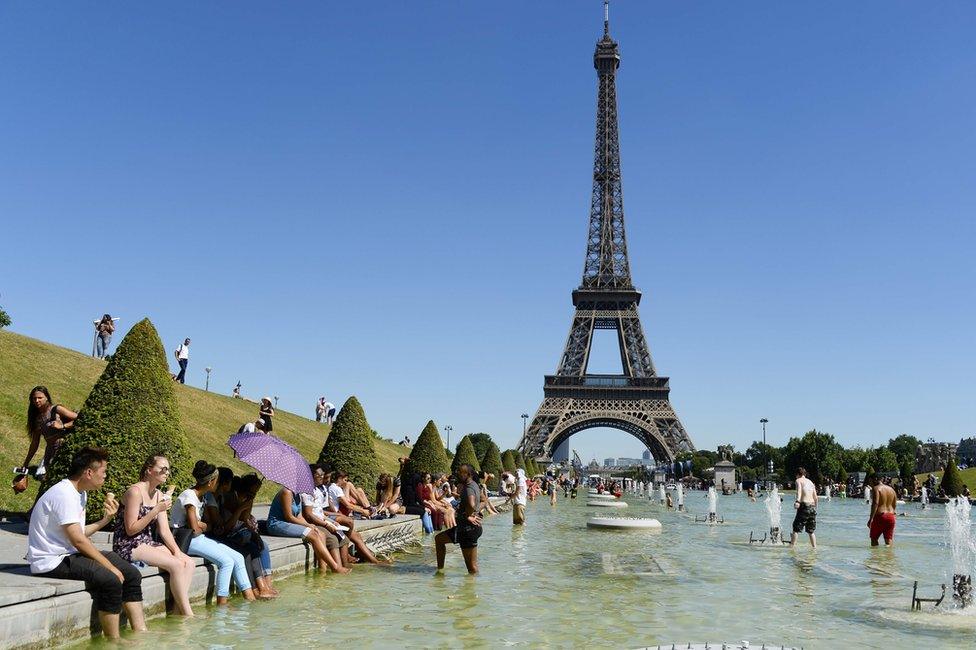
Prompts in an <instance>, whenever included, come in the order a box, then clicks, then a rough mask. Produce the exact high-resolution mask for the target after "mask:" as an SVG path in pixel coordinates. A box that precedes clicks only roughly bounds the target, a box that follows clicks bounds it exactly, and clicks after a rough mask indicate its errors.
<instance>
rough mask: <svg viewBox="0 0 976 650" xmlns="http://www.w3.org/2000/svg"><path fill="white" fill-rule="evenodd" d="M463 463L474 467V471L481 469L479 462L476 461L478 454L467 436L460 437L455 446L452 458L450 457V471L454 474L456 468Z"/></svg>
mask: <svg viewBox="0 0 976 650" xmlns="http://www.w3.org/2000/svg"><path fill="white" fill-rule="evenodd" d="M465 464H467V465H471V467H474V471H475V472H480V471H481V463H479V462H478V455H477V454H475V453H474V445H472V444H471V438H469V437H468V436H464V437H463V438H461V442H459V443H458V444H457V447H456V448H455V452H454V458H452V459H451V473H452V474H455V475H456V474H457V471H458V468H459V467H461V465H465Z"/></svg>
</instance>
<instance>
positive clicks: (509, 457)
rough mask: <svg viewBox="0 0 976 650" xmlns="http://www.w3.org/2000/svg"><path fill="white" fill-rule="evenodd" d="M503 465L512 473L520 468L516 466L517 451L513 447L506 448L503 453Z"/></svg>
mask: <svg viewBox="0 0 976 650" xmlns="http://www.w3.org/2000/svg"><path fill="white" fill-rule="evenodd" d="M502 467H503V468H504V469H505V471H506V472H511V473H512V474H514V473H515V470H516V469H518V468H517V467H516V466H515V452H514V451H512V450H511V449H506V450H505V453H503V454H502Z"/></svg>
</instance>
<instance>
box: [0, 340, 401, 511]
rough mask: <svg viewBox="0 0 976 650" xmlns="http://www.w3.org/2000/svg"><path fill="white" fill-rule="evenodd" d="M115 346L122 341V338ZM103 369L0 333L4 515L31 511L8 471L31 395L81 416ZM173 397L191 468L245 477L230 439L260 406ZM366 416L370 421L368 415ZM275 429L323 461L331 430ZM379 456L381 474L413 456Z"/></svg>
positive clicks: (378, 444)
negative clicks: (39, 392) (37, 390)
mask: <svg viewBox="0 0 976 650" xmlns="http://www.w3.org/2000/svg"><path fill="white" fill-rule="evenodd" d="M118 340H119V341H121V336H119V337H118ZM104 368H105V362H103V361H99V360H97V359H93V358H92V357H90V356H87V355H84V354H81V353H79V352H75V351H73V350H68V349H65V348H61V347H58V346H55V345H51V344H49V343H44V342H43V341H38V340H36V339H32V338H29V337H26V336H21V335H20V334H14V333H13V332H5V331H0V475H2V476H3V478H2V480H0V510H7V511H26V510H27V509H28V508H29V507H30V506H31V504H33V503H34V497H35V494H36V489H37V482H36V481H34V480H31V487H30V489H29V490H27V492H24V493H23V494H21V495H15V494H14V492H13V490H12V489H11V488H10V481H11V480H12V479H13V474H12V473H11V471H10V470H11V469H12V468H13V467H16V466H18V465H20V463H22V462H23V460H24V455H25V454H26V453H27V445H28V442H29V440H28V438H27V432H26V431H25V428H24V425H25V422H26V418H27V393H28V391H29V390H30V389H31V388H33V387H34V386H36V385H38V384H43V385H45V386H47V387H48V389H49V390H50V391H51V397H52V398H53V399H54V400H55V402H56V403H58V404H63V405H64V406H66V407H68V408H70V409H72V410H73V411H77V410H79V409H80V408H81V407H82V405H83V404H84V403H85V398H87V397H88V393H89V391H90V390H91V387H92V386H93V385H94V384H95V381H96V380H97V379H98V377H99V376H100V375H101V373H102V370H104ZM176 397H177V400H178V401H179V405H180V418H181V420H182V423H183V428H184V429H185V430H186V435H187V438H188V439H189V443H190V451H191V457H192V458H193V460H194V461H195V460H198V459H200V458H204V459H207V460H209V461H210V462H212V463H214V464H216V465H218V466H219V465H226V466H228V467H231V468H233V469H234V471H235V472H241V473H243V472H245V471H247V469H248V468H247V466H246V465H244V464H243V463H240V462H238V461H237V460H235V459H234V454H233V452H232V451H231V449H230V447H228V446H227V438H229V437H230V435H231V434H233V433H236V432H237V429H238V427H240V425H241V424H242V423H244V422H248V421H253V420H255V419H256V418H257V414H258V406H257V404H255V403H254V402H249V401H247V400H240V399H233V398H231V397H228V396H224V395H218V394H216V393H207V392H204V391H202V390H200V389H198V388H191V387H190V386H183V385H181V384H176ZM311 408H312V407H311V405H310V406H309V410H311ZM366 408H367V409H368V405H366ZM366 415H367V417H368V416H369V412H368V411H367V414H366ZM274 426H275V430H274V433H275V435H277V436H278V437H280V438H282V439H283V440H285V441H286V442H288V443H289V444H291V445H292V446H294V447H295V448H296V449H298V450H299V451H300V452H302V454H304V455H305V456H306V457H307V458H310V459H312V460H315V459H317V458H318V455H319V452H320V451H321V450H322V445H323V444H324V442H325V439H326V437H327V436H328V432H329V427H328V426H325V425H322V424H317V423H316V422H315V421H313V420H309V419H306V418H303V417H300V416H297V415H294V414H292V413H287V412H285V411H282V410H280V409H279V410H277V412H276V414H275V419H274ZM374 448H375V449H376V455H377V457H378V458H379V463H380V468H381V469H380V471H385V472H396V471H398V468H399V465H398V463H397V458H399V457H400V456H402V455H405V454H408V453H409V452H410V450H409V448H404V447H401V446H399V445H396V444H393V443H391V442H387V441H385V440H374ZM43 451H44V443H43V441H42V442H41V447H40V449H39V450H38V452H37V455H36V456H35V457H34V461H33V462H34V463H35V464H36V463H37V462H38V461H39V460H40V459H41V454H42V453H43ZM177 487H178V488H180V489H182V488H183V487H185V486H177ZM363 487H364V488H365V489H366V491H367V492H371V491H372V486H363ZM276 490H277V485H275V484H272V483H266V484H265V485H264V487H263V488H262V490H261V493H260V494H259V495H258V496H259V501H262V502H269V501H270V500H271V498H272V497H273V496H274V493H275V492H276Z"/></svg>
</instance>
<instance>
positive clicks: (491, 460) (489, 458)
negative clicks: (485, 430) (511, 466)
mask: <svg viewBox="0 0 976 650" xmlns="http://www.w3.org/2000/svg"><path fill="white" fill-rule="evenodd" d="M481 469H482V470H484V471H486V472H488V473H489V474H494V475H495V478H493V479H490V480H489V481H488V489H489V490H497V489H498V485H499V481H500V479H501V475H502V471H503V469H504V468H503V467H502V455H501V453H500V452H499V451H498V445H496V444H495V443H494V442H490V443H489V444H488V450H487V451H486V452H485V455H484V456H482V457H481Z"/></svg>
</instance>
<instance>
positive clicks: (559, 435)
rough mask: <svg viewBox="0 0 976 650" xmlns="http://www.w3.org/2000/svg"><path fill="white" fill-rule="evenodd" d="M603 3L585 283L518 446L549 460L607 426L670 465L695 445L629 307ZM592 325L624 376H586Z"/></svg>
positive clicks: (631, 297)
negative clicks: (616, 350)
mask: <svg viewBox="0 0 976 650" xmlns="http://www.w3.org/2000/svg"><path fill="white" fill-rule="evenodd" d="M608 4H609V3H608V2H606V1H605V2H604V4H603V9H604V14H603V38H602V39H601V40H600V41H599V42H597V44H596V52H595V53H594V54H593V65H594V67H595V68H596V70H597V75H598V77H599V91H598V93H597V117H596V153H595V156H594V160H593V198H592V201H591V202H590V225H589V232H588V235H587V242H586V259H585V261H584V264H583V282H582V284H580V286H579V288H578V289H576V290H575V291H573V305H574V306H575V307H576V315H575V316H574V317H573V324H572V325H571V326H570V328H569V337H568V338H567V340H566V348H565V349H564V350H563V356H562V359H560V361H559V367H558V368H556V374H554V375H546V377H545V383H544V385H543V390H544V395H545V397H544V399H543V401H542V405H541V406H540V407H539V410H538V411H536V413H535V416H534V417H533V418H532V424H531V425H530V426H529V428H528V429H527V430H526V432H525V435H524V436H523V438H522V441H521V442H520V443H519V449H520V450H521V451H522V452H523V453H524V454H526V455H531V456H532V457H533V458H537V459H540V460H550V459H551V458H552V455H553V452H554V451H555V450H556V449H557V448H558V447H559V446H560V445H562V444H563V443H564V442H566V441H567V440H568V439H569V437H570V436H572V435H573V434H575V433H579V432H580V431H583V430H584V429H589V428H592V427H612V428H615V429H621V430H623V431H626V432H628V433H631V434H633V435H634V436H636V437H637V438H638V439H640V441H641V442H643V443H644V444H645V445H647V448H648V449H649V450H650V451H651V454H652V455H653V456H654V459H655V460H657V461H659V462H670V461H673V460H674V457H675V455H676V454H678V453H680V452H682V451H689V450H693V449H694V445H693V444H692V442H691V438H689V437H688V433H687V432H686V431H685V429H684V427H683V426H682V425H681V421H680V420H679V419H678V416H677V414H676V413H675V412H674V409H673V408H672V407H671V403H670V401H669V400H668V394H669V392H670V390H671V389H670V386H669V385H668V378H667V377H661V376H658V374H657V372H656V371H655V370H654V362H653V361H652V360H651V353H650V350H648V347H647V339H645V338H644V328H643V327H642V326H641V321H640V314H639V313H638V311H637V306H638V305H639V304H640V299H641V293H640V291H638V290H637V289H636V288H635V287H634V283H633V281H632V280H631V277H630V263H629V261H628V259H627V239H626V237H625V235H624V204H623V190H622V189H621V183H620V141H619V131H618V129H617V89H616V77H617V68H618V67H620V53H619V52H618V50H617V43H616V41H614V40H613V39H612V38H610V17H609V8H608ZM598 329H612V330H616V331H617V340H618V343H619V345H620V361H621V364H622V366H623V374H620V375H595V374H589V373H587V371H586V369H587V365H588V362H589V355H590V347H591V346H592V343H593V332H594V330H598Z"/></svg>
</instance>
